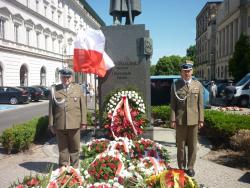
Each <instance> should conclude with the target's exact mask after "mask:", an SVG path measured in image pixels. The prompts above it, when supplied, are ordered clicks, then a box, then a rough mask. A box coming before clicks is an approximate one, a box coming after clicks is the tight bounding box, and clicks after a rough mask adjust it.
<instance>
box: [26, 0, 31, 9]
mask: <svg viewBox="0 0 250 188" xmlns="http://www.w3.org/2000/svg"><path fill="white" fill-rule="evenodd" d="M26 5H27V7H28V8H29V7H30V0H26Z"/></svg>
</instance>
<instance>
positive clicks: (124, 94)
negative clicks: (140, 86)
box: [104, 89, 148, 139]
mask: <svg viewBox="0 0 250 188" xmlns="http://www.w3.org/2000/svg"><path fill="white" fill-rule="evenodd" d="M107 101H108V102H107V103H106V104H107V105H106V108H105V112H106V113H105V114H106V117H105V119H106V121H105V125H104V127H105V128H107V129H108V130H109V133H108V134H109V136H111V137H113V138H116V137H127V138H129V139H134V138H136V137H138V136H139V135H141V134H142V133H143V129H144V127H145V126H146V124H147V122H148V121H147V119H146V118H145V112H146V107H145V104H144V101H143V98H142V96H141V95H140V94H139V93H138V92H136V91H135V90H128V89H127V90H120V91H117V92H115V93H114V94H113V95H111V96H110V97H109V99H108V100H107Z"/></svg>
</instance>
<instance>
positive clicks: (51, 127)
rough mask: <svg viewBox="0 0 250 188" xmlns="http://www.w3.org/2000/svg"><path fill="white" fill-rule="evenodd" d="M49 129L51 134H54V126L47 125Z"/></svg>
mask: <svg viewBox="0 0 250 188" xmlns="http://www.w3.org/2000/svg"><path fill="white" fill-rule="evenodd" d="M49 129H50V131H51V132H52V134H56V129H55V127H54V126H49Z"/></svg>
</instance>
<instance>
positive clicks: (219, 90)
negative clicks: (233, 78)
mask: <svg viewBox="0 0 250 188" xmlns="http://www.w3.org/2000/svg"><path fill="white" fill-rule="evenodd" d="M216 85H217V97H222V96H223V93H224V89H225V88H226V87H227V85H228V83H218V84H216Z"/></svg>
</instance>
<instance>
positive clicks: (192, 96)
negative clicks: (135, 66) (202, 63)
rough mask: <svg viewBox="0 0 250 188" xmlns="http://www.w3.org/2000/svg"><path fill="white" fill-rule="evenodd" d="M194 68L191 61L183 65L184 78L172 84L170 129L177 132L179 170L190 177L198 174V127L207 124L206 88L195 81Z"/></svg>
mask: <svg viewBox="0 0 250 188" xmlns="http://www.w3.org/2000/svg"><path fill="white" fill-rule="evenodd" d="M192 67H193V64H192V61H185V62H184V63H183V64H182V65H181V77H182V79H180V80H177V81H175V82H173V84H172V87H171V101H170V108H171V126H172V127H173V128H175V129H176V145H177V162H178V167H179V168H180V169H183V170H185V171H186V173H187V175H189V176H191V177H193V176H194V175H195V171H194V164H195V160H196V153H197V142H198V128H201V127H203V121H204V109H203V108H204V107H203V87H202V84H201V83H200V82H199V81H197V80H193V79H192V74H193V68H192ZM186 145H187V148H188V155H187V158H188V160H187V161H186V152H185V146H186Z"/></svg>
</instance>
